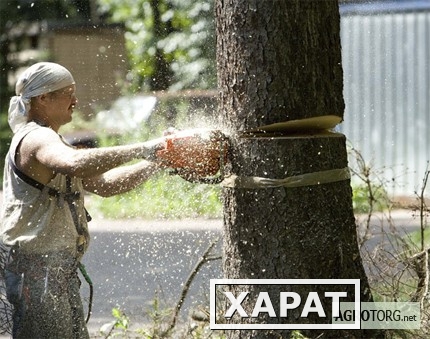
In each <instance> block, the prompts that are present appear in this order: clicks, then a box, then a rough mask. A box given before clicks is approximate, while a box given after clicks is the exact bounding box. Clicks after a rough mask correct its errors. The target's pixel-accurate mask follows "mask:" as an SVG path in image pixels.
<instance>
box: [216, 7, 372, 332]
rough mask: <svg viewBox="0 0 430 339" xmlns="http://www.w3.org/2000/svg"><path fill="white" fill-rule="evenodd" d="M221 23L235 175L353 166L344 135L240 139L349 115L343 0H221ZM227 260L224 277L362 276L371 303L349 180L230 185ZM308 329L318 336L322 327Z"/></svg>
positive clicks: (225, 117) (277, 175)
mask: <svg viewBox="0 0 430 339" xmlns="http://www.w3.org/2000/svg"><path fill="white" fill-rule="evenodd" d="M216 20H217V38H218V46H217V48H218V50H217V65H218V85H219V86H218V87H219V91H220V97H219V110H220V111H219V114H220V117H221V119H222V124H223V126H225V128H226V129H227V130H229V132H230V133H231V136H232V137H231V140H232V173H233V174H235V175H237V176H239V177H255V176H256V177H264V178H274V179H282V178H285V177H289V176H294V175H300V174H305V173H315V172H320V171H326V170H331V169H342V168H346V167H347V152H346V146H345V137H344V136H343V135H340V134H334V133H333V134H329V135H327V134H318V133H314V132H311V131H304V132H303V131H302V133H301V134H300V135H296V134H292V135H288V136H285V135H284V136H283V137H276V138H271V137H254V138H241V137H240V136H239V135H240V134H238V133H237V132H239V131H247V130H250V129H255V128H258V127H260V126H263V125H268V124H273V123H278V122H284V121H291V120H298V119H304V118H311V117H322V116H325V115H335V116H337V117H339V118H341V119H342V118H343V111H344V102H343V96H342V88H343V73H342V67H341V50H340V36H339V35H340V34H339V29H340V28H339V27H340V17H339V9H338V3H337V0H327V1H302V0H289V1H287V0H285V1H275V0H266V1H260V0H250V1H244V0H218V1H217V2H216ZM223 257H224V258H223V269H224V276H225V278H230V279H246V278H249V279H250V278H253V279H334V278H337V279H341V278H342V279H360V280H361V300H362V301H370V300H371V295H370V292H369V286H368V282H367V278H366V275H365V272H364V269H363V265H362V262H361V258H360V253H359V249H358V245H357V237H356V226H355V218H354V215H353V211H352V190H351V187H350V182H349V180H342V181H337V182H332V183H327V184H319V185H318V184H315V185H310V186H304V187H296V188H284V187H280V188H247V189H245V188H241V187H232V188H225V189H224V255H223ZM269 288H271V289H272V290H275V286H272V287H269ZM318 288H320V290H319V291H321V287H318V286H317V289H318ZM233 290H234V287H233ZM295 291H297V289H295ZM303 293H305V291H303ZM272 301H273V300H272ZM277 306H279V305H275V304H274V308H275V309H277ZM262 321H265V322H271V321H272V322H273V321H275V322H276V321H279V319H271V318H267V319H265V320H262ZM307 321H308V322H309V323H312V322H313V321H315V318H312V317H309V318H308V319H307ZM329 322H330V321H329ZM303 332H304V334H306V335H308V336H310V337H316V336H319V335H321V334H322V333H323V332H324V331H322V330H313V331H303ZM290 335H291V333H290V331H287V330H284V331H280V330H278V331H263V330H258V331H252V330H247V331H245V330H242V331H239V330H236V331H227V336H228V337H230V338H279V337H282V338H288V337H289V336H290ZM369 335H370V333H369V332H367V333H365V331H360V330H355V331H352V330H350V331H347V330H344V331H342V332H341V331H325V332H324V336H323V337H324V338H329V337H332V338H340V337H344V338H347V337H369ZM373 335H374V334H372V336H373Z"/></svg>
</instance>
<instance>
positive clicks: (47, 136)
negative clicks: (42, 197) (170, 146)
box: [16, 128, 163, 183]
mask: <svg viewBox="0 0 430 339" xmlns="http://www.w3.org/2000/svg"><path fill="white" fill-rule="evenodd" d="M162 143H163V139H157V140H155V141H150V142H142V143H136V144H131V145H124V146H114V147H101V148H92V149H75V148H73V147H70V146H68V145H66V144H64V142H63V141H62V140H61V138H60V136H59V135H58V134H57V133H55V132H54V131H52V130H51V129H49V128H43V129H38V130H35V131H32V132H30V133H29V134H28V135H27V136H26V137H25V138H24V139H23V141H22V143H21V145H20V149H19V152H18V155H17V159H16V161H17V165H18V168H19V169H21V170H22V171H23V172H24V173H25V174H30V175H31V176H33V177H40V178H42V181H45V182H43V183H46V182H47V181H49V180H47V178H48V177H50V178H52V177H53V174H54V173H62V174H66V175H70V176H75V177H79V178H91V177H97V176H99V175H101V174H103V173H105V172H107V171H109V170H111V169H113V168H115V167H117V166H120V165H122V164H124V163H127V162H129V161H131V160H133V159H139V158H144V157H147V156H149V155H150V154H151V153H152V152H153V150H154V147H157V146H158V145H161V144H162Z"/></svg>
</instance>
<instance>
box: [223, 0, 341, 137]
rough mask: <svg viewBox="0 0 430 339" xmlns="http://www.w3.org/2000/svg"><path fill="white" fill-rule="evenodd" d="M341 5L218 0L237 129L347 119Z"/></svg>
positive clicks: (228, 110) (226, 90) (228, 108)
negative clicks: (331, 117)
mask: <svg viewBox="0 0 430 339" xmlns="http://www.w3.org/2000/svg"><path fill="white" fill-rule="evenodd" d="M337 6H338V5H337V2H336V1H302V0H289V1H287V0H285V1H277V0H269V1H259V0H250V1H244V0H225V1H221V0H219V1H217V17H218V26H217V34H218V51H219V52H218V53H219V54H218V56H219V58H218V67H219V69H220V70H221V74H220V75H221V76H220V77H219V85H220V89H221V102H222V103H223V104H224V105H223V113H224V114H226V115H227V116H228V119H227V120H228V125H229V126H230V127H231V128H233V130H238V129H239V130H247V129H252V128H255V127H258V126H262V125H267V124H270V123H274V122H280V121H288V120H295V119H299V118H309V117H316V116H322V115H327V114H333V115H338V116H340V117H343V109H344V102H343V97H342V86H343V80H342V68H341V53H340V49H339V44H340V37H339V11H338V9H337ZM231 93H234V94H235V95H231Z"/></svg>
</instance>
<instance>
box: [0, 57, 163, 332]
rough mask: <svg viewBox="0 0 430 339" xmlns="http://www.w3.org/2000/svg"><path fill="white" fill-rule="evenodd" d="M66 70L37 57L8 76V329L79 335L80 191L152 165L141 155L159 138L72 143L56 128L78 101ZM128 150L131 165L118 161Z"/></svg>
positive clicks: (103, 189)
mask: <svg viewBox="0 0 430 339" xmlns="http://www.w3.org/2000/svg"><path fill="white" fill-rule="evenodd" d="M75 89H76V86H75V81H74V79H73V77H72V75H71V74H70V72H69V71H68V70H67V69H66V68H64V67H63V66H61V65H58V64H55V63H47V62H43V63H37V64H35V65H33V66H31V67H30V68H28V69H27V70H26V71H25V72H24V73H23V74H22V75H21V76H20V77H19V79H18V81H17V84H16V96H14V97H13V98H12V99H11V102H10V107H9V124H10V126H11V128H12V130H13V132H14V136H13V139H12V142H11V145H10V148H9V153H8V155H7V157H6V163H5V169H4V184H3V186H4V187H3V195H4V197H3V210H2V229H1V237H2V239H1V240H2V242H3V244H4V245H6V246H7V247H8V248H10V251H9V255H8V258H7V264H6V267H5V269H4V278H5V283H6V290H7V297H8V300H9V301H10V302H11V303H12V304H13V306H14V313H13V330H12V332H13V337H14V338H55V339H58V338H88V337H89V335H88V330H87V328H86V324H85V321H84V316H83V313H84V312H83V307H82V302H81V299H80V296H79V285H80V282H79V279H78V276H77V268H78V265H79V261H80V259H81V258H82V256H83V254H84V253H85V251H86V249H87V247H88V242H89V235H88V228H87V217H88V214H87V213H86V211H85V208H84V194H83V193H84V191H89V192H93V193H96V194H98V195H101V196H105V197H106V196H111V195H115V194H119V193H122V192H126V191H128V190H131V189H133V188H135V187H136V186H138V185H139V184H141V183H142V182H144V181H145V180H146V179H147V178H148V177H149V176H151V175H153V174H154V173H156V172H157V171H159V168H160V166H159V164H158V163H156V162H153V161H149V160H151V159H153V158H154V153H155V150H157V149H158V148H160V147H161V146H162V145H163V139H157V140H153V141H149V142H142V143H136V144H131V145H125V146H116V147H102V148H97V149H75V148H73V147H71V146H70V145H69V144H67V143H66V142H65V141H64V140H63V139H62V137H61V136H60V135H59V134H58V130H59V128H60V127H61V126H62V125H64V124H67V123H68V122H70V121H71V120H72V114H73V110H74V108H75V106H76V105H77V103H78V100H77V98H76V94H75ZM134 159H149V160H142V161H140V162H137V163H135V164H132V165H126V166H120V165H123V164H125V163H127V162H129V161H131V160H134Z"/></svg>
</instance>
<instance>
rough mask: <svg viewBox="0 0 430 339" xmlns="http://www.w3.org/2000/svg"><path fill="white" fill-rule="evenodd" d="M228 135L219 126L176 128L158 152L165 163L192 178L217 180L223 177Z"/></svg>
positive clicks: (211, 181)
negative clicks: (178, 129)
mask: <svg viewBox="0 0 430 339" xmlns="http://www.w3.org/2000/svg"><path fill="white" fill-rule="evenodd" d="M227 156H228V137H227V136H226V135H225V134H224V133H222V132H221V131H220V130H213V129H191V130H184V131H175V132H173V133H172V134H169V135H167V136H166V137H165V146H164V149H161V150H158V151H157V152H156V157H157V159H158V160H159V161H160V162H161V164H162V165H163V166H165V167H168V168H171V173H172V174H177V175H179V176H180V177H182V178H183V179H185V180H187V181H190V182H198V183H205V184H217V183H220V182H221V181H222V180H223V178H224V173H223V171H224V165H225V163H226V161H227Z"/></svg>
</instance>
